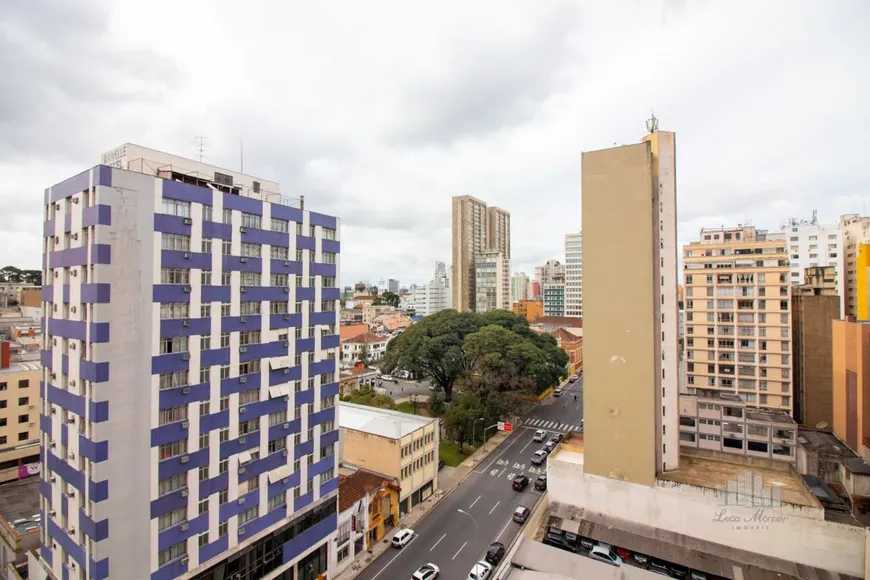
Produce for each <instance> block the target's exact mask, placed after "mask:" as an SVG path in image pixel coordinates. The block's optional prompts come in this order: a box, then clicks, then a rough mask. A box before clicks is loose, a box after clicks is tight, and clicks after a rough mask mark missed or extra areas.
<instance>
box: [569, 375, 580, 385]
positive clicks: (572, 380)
mask: <svg viewBox="0 0 870 580" xmlns="http://www.w3.org/2000/svg"><path fill="white" fill-rule="evenodd" d="M579 378H580V377H579V376H578V375H577V374H573V375H571V376H570V377H568V382H569V383H573V382H574V381H576V380H577V379H579Z"/></svg>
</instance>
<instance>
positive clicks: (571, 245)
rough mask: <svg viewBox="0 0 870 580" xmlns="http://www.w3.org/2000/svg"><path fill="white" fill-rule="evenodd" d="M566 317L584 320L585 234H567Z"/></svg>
mask: <svg viewBox="0 0 870 580" xmlns="http://www.w3.org/2000/svg"><path fill="white" fill-rule="evenodd" d="M565 316H574V317H577V318H583V232H577V233H576V234H565Z"/></svg>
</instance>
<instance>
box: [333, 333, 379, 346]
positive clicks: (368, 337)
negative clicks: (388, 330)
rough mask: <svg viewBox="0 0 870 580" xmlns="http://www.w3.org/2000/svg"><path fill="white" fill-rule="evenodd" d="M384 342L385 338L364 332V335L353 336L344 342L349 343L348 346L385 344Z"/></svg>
mask: <svg viewBox="0 0 870 580" xmlns="http://www.w3.org/2000/svg"><path fill="white" fill-rule="evenodd" d="M386 341H387V337H385V336H381V335H379V334H374V333H372V332H366V333H363V334H359V335H357V336H354V337H352V338H348V339H347V340H345V341H344V342H345V343H350V344H373V343H375V342H386Z"/></svg>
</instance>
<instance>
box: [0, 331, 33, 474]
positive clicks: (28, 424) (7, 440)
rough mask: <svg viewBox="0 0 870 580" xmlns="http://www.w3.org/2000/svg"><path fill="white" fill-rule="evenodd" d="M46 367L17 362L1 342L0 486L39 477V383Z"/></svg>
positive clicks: (9, 349) (7, 345)
mask: <svg viewBox="0 0 870 580" xmlns="http://www.w3.org/2000/svg"><path fill="white" fill-rule="evenodd" d="M41 372H42V366H41V365H40V364H39V363H36V362H16V361H15V360H14V359H13V357H12V353H11V344H10V343H9V342H0V483H2V482H5V481H14V480H16V479H24V478H27V477H30V476H32V475H38V474H39V469H40V460H39V380H40V375H41Z"/></svg>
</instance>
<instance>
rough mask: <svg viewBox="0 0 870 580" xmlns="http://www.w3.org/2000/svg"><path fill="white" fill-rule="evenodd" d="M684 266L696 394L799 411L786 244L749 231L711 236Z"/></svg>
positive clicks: (690, 376)
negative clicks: (795, 398)
mask: <svg viewBox="0 0 870 580" xmlns="http://www.w3.org/2000/svg"><path fill="white" fill-rule="evenodd" d="M683 263H684V267H685V311H686V322H685V325H686V338H685V339H686V387H687V388H688V390H689V392H690V393H691V392H692V389H716V390H719V391H723V392H730V393H735V394H737V395H738V396H739V397H740V398H741V399H743V401H744V402H746V403H747V404H750V405H755V406H762V407H769V408H774V409H784V410H786V411H788V412H791V410H792V408H793V404H794V401H793V397H792V374H791V369H792V344H791V300H790V294H789V277H790V269H789V258H788V253H787V250H786V242H784V241H783V240H781V239H779V240H768V239H767V238H766V232H764V231H762V230H757V229H755V228H754V227H749V226H738V227H736V228H717V229H703V230H701V239H700V241H697V242H693V243H691V244H689V245H687V246H684V247H683ZM762 401H763V402H762Z"/></svg>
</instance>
